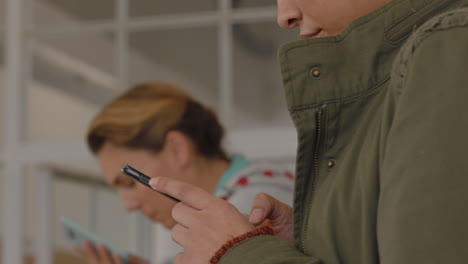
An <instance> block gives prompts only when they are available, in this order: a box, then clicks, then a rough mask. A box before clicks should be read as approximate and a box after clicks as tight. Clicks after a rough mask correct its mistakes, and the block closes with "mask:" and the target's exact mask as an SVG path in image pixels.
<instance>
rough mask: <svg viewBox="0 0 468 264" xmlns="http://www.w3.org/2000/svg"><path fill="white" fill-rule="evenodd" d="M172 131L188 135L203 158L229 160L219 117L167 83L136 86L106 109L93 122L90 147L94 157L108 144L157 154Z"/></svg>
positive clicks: (90, 129) (90, 130) (89, 134)
mask: <svg viewBox="0 0 468 264" xmlns="http://www.w3.org/2000/svg"><path fill="white" fill-rule="evenodd" d="M171 130H177V131H180V132H182V133H184V134H185V135H186V136H187V137H188V138H189V139H190V140H191V141H192V143H193V145H194V146H195V148H196V150H197V151H198V152H199V153H200V154H202V155H204V156H206V157H209V158H214V157H217V158H223V159H227V156H226V154H225V152H224V150H223V149H222V147H221V141H222V138H223V136H224V129H223V127H222V126H221V125H220V123H219V122H218V119H217V117H216V114H215V113H214V112H213V111H212V110H211V109H209V108H206V107H204V106H203V105H201V104H200V103H199V102H197V101H195V100H194V99H193V98H192V97H191V96H190V95H189V94H187V93H185V92H183V91H182V90H180V89H178V88H177V87H175V86H173V85H170V84H167V83H158V82H155V83H143V84H139V85H136V86H134V87H132V88H130V89H129V90H128V91H127V92H125V93H124V94H122V95H121V96H119V97H118V98H117V99H115V100H114V101H112V102H111V103H109V104H108V105H106V106H105V107H104V108H103V109H102V110H101V112H100V113H99V114H98V115H97V116H96V117H95V118H94V120H93V121H92V122H91V125H90V127H89V130H88V134H87V143H88V146H89V148H90V149H91V151H92V152H93V153H94V154H97V153H98V152H99V151H100V150H101V148H102V146H103V145H104V144H105V143H106V142H111V143H113V144H115V145H117V146H121V147H126V148H130V149H143V150H148V151H151V152H156V153H157V152H159V151H161V150H162V149H163V147H164V141H165V137H166V134H167V133H168V132H169V131H171Z"/></svg>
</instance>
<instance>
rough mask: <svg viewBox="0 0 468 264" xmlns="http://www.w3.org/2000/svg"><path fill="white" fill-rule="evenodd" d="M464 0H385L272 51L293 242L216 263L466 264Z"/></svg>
mask: <svg viewBox="0 0 468 264" xmlns="http://www.w3.org/2000/svg"><path fill="white" fill-rule="evenodd" d="M466 6H468V0H393V1H392V2H390V3H389V4H387V5H385V6H383V7H382V8H380V9H378V10H375V11H373V12H372V13H370V14H368V15H366V16H364V17H361V18H359V19H357V20H356V21H353V23H351V24H350V25H349V26H348V27H347V28H346V29H345V30H344V31H343V32H341V33H340V34H339V35H337V36H333V37H326V38H318V39H307V40H300V41H296V42H294V43H290V44H287V45H285V46H284V47H283V48H282V50H281V52H280V62H281V66H282V74H283V79H284V85H285V91H286V98H287V102H288V106H289V111H290V113H291V116H292V119H293V120H294V123H295V126H296V128H297V132H298V141H299V147H298V151H297V171H296V173H297V179H296V189H295V200H294V238H295V245H294V246H290V245H288V244H287V243H286V242H283V241H282V240H280V239H279V238H277V237H273V236H258V237H254V238H251V239H248V240H246V241H244V242H242V243H240V244H238V245H237V246H235V247H234V248H232V249H231V250H229V251H228V252H227V254H226V255H225V256H224V257H223V259H222V260H221V262H220V263H222V264H231V263H232V264H239V263H252V264H254V263H255V264H267V263H268V264H273V263H275V264H279V263H284V264H286V263H291V264H294V263H310V264H312V263H345V264H353V263H356V264H370V263H390V264H405V263H408V264H409V263H411V264H414V263H421V264H422V263H424V264H428V263H429V264H430V263H468V116H467V115H468V7H466Z"/></svg>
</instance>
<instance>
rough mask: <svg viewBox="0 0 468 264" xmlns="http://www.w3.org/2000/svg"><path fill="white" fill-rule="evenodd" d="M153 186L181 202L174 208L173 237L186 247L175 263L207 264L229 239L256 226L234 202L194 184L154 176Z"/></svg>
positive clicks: (151, 183)
mask: <svg viewBox="0 0 468 264" xmlns="http://www.w3.org/2000/svg"><path fill="white" fill-rule="evenodd" d="M150 185H151V186H152V187H153V188H154V189H156V190H158V191H160V192H163V193H166V194H169V195H171V196H174V197H175V198H177V199H179V200H180V201H181V202H180V203H178V204H176V205H175V206H174V208H173V210H172V216H173V218H174V219H175V220H176V221H177V223H178V224H176V225H175V226H174V227H173V229H172V232H171V234H172V239H173V240H174V241H175V242H176V243H177V244H179V245H181V246H182V247H183V248H184V252H183V253H179V254H178V255H177V256H176V257H175V258H174V264H207V263H210V259H211V258H212V257H213V256H214V255H215V253H216V251H218V250H219V249H220V248H221V247H222V246H223V245H224V244H225V243H226V242H228V241H229V240H231V239H233V238H235V237H238V236H240V235H243V234H245V233H247V232H249V231H252V230H254V229H255V226H254V225H252V224H251V223H249V221H248V219H246V217H245V216H244V215H243V214H241V213H240V212H239V211H238V210H237V209H236V208H235V207H234V206H233V205H231V204H230V203H228V202H226V201H225V200H223V199H220V198H218V197H215V196H213V195H211V194H210V193H208V192H206V191H204V190H202V189H201V188H198V187H196V186H193V185H191V184H188V183H185V182H181V181H176V180H172V179H168V178H162V177H159V178H153V179H151V181H150Z"/></svg>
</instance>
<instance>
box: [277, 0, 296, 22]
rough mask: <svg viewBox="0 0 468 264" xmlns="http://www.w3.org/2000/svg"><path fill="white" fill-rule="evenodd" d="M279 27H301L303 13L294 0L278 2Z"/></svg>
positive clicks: (280, 0) (279, 0)
mask: <svg viewBox="0 0 468 264" xmlns="http://www.w3.org/2000/svg"><path fill="white" fill-rule="evenodd" d="M277 20H278V25H279V26H280V27H282V28H284V29H292V28H295V27H297V26H299V22H300V20H301V12H300V10H299V8H297V6H296V4H295V1H294V0H278V17H277Z"/></svg>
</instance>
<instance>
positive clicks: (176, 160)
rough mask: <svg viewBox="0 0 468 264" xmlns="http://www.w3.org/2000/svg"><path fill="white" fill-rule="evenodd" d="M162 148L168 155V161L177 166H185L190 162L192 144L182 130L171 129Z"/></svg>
mask: <svg viewBox="0 0 468 264" xmlns="http://www.w3.org/2000/svg"><path fill="white" fill-rule="evenodd" d="M164 148H165V150H166V151H167V154H168V155H169V162H170V163H171V164H173V165H175V166H176V167H178V168H185V167H187V166H188V165H189V163H190V156H191V154H192V144H191V141H190V139H189V138H188V137H187V136H186V135H185V134H184V133H182V132H180V131H176V130H172V131H169V132H168V133H167V135H166V139H165V142H164Z"/></svg>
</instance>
